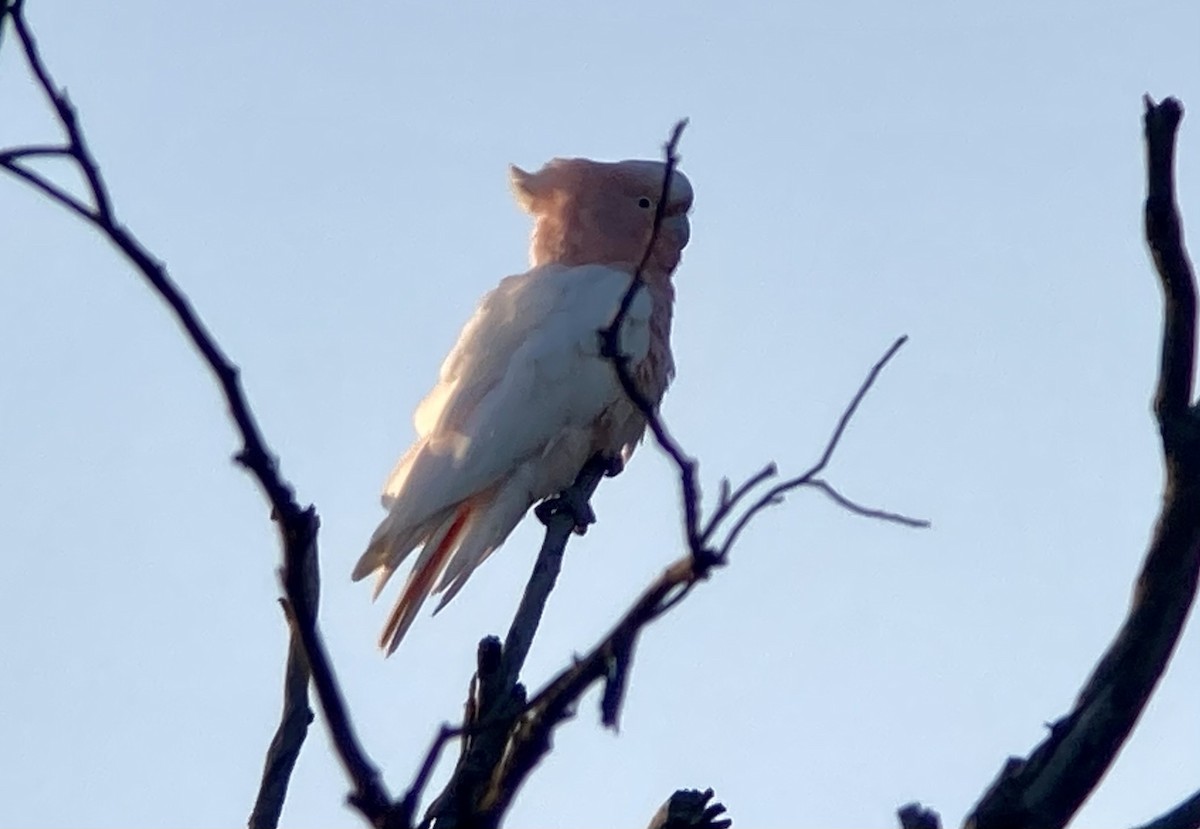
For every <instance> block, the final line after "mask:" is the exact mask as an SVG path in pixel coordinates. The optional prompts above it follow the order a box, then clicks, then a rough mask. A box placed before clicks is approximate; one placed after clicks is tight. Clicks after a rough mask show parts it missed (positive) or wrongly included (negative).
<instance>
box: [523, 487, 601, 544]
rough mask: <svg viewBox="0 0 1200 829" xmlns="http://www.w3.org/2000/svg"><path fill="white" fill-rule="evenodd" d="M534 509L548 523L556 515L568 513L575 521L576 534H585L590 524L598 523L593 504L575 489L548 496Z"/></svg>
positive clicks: (544, 522)
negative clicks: (551, 496)
mask: <svg viewBox="0 0 1200 829" xmlns="http://www.w3.org/2000/svg"><path fill="white" fill-rule="evenodd" d="M533 511H534V514H536V515H537V517H538V520H539V521H541V522H542V523H543V524H546V525H549V523H550V519H551V518H553V517H554V516H556V515H558V514H560V513H566V514H567V515H569V516H571V519H572V520H573V521H574V522H575V525H574V528H573V529H574V532H575V534H576V535H583V534H584V533H586V532H587V528H588V525H589V524H595V523H596V512H595V510H593V509H592V505H591V504H590V503H588V501H587V499H585V498H580V497H579V493H578V491H577V490H574V489H568V490H566V491H565V492H563V493H562V494H561V495H558V496H557V497H554V498H547V499H546V500H545V501H542V503H540V504H538V505H537V506H536V507H534V510H533Z"/></svg>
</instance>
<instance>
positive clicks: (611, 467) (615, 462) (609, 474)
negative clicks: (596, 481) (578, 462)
mask: <svg viewBox="0 0 1200 829" xmlns="http://www.w3.org/2000/svg"><path fill="white" fill-rule="evenodd" d="M604 460H605V463H607V464H608V466H606V467H605V469H604V477H605V478H615V477H617V476H618V475H620V474H621V473H622V472H624V471H625V459H624V458H622V457H621V456H620V455H613V456H612V457H609V458H605V459H604Z"/></svg>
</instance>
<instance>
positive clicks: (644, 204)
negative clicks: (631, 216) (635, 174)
mask: <svg viewBox="0 0 1200 829" xmlns="http://www.w3.org/2000/svg"><path fill="white" fill-rule="evenodd" d="M653 205H654V202H652V201H650V199H648V198H646V197H645V196H642V197H641V198H640V199H638V207H640V208H642V209H643V210H649V209H650V208H651V207H652V206H653Z"/></svg>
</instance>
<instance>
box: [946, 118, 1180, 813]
mask: <svg viewBox="0 0 1200 829" xmlns="http://www.w3.org/2000/svg"><path fill="white" fill-rule="evenodd" d="M1182 115H1183V108H1182V106H1181V105H1180V104H1179V102H1178V101H1176V100H1175V99H1173V98H1167V99H1166V100H1164V101H1163V102H1162V103H1161V104H1155V103H1154V101H1152V100H1151V99H1150V98H1149V96H1147V97H1146V98H1145V137H1146V162H1147V163H1146V173H1147V196H1146V241H1147V244H1148V245H1149V248H1150V251H1151V254H1152V255H1153V259H1154V264H1155V266H1156V269H1157V271H1158V276H1159V282H1160V284H1161V285H1162V289H1163V298H1164V305H1163V307H1164V323H1163V340H1162V360H1161V364H1160V372H1159V378H1158V388H1157V391H1156V393H1155V396H1154V412H1155V415H1156V417H1157V419H1158V426H1159V432H1160V435H1161V437H1162V446H1163V457H1164V460H1165V464H1166V472H1167V476H1166V477H1167V480H1166V485H1165V488H1164V493H1163V506H1162V511H1161V512H1160V514H1159V518H1158V523H1157V525H1156V526H1155V528H1154V534H1153V537H1152V538H1151V541H1150V548H1149V551H1148V553H1147V555H1146V560H1145V563H1144V564H1143V566H1142V571H1141V573H1140V574H1139V576H1138V579H1137V583H1136V585H1135V587H1134V591H1133V601H1132V603H1131V604H1130V608H1129V613H1128V615H1127V616H1126V619H1125V622H1124V624H1123V625H1122V626H1121V629H1120V631H1119V632H1118V633H1117V635H1116V638H1115V639H1114V640H1113V642H1112V644H1111V645H1110V646H1109V648H1108V650H1107V651H1106V652H1105V654H1104V656H1103V657H1102V658H1101V659H1100V662H1099V663H1098V664H1097V665H1096V668H1095V669H1094V671H1093V672H1092V675H1091V676H1090V677H1089V678H1088V680H1087V682H1086V684H1085V685H1084V686H1083V689H1082V690H1081V691H1080V693H1079V698H1078V699H1077V700H1076V702H1075V707H1074V708H1073V709H1072V710H1071V711H1070V713H1068V714H1067V715H1066V716H1064V717H1063V718H1062V719H1060V720H1058V721H1057V722H1055V723H1054V724H1053V725H1052V726H1051V727H1050V734H1049V736H1047V738H1046V739H1045V740H1044V741H1043V742H1042V743H1041V745H1039V746H1038V747H1037V748H1036V749H1034V751H1033V753H1032V754H1030V755H1029V757H1028V758H1027V759H1019V758H1010V759H1009V761H1008V762H1007V763H1006V765H1005V767H1004V769H1003V770H1002V771H1001V773H1000V776H999V777H998V778H997V779H996V781H995V782H994V783H993V784H992V786H991V788H990V789H989V790H988V791H987V793H986V794H985V795H984V796H983V798H982V800H980V802H979V803H978V804H977V805H976V807H975V809H974V811H973V813H972V814H971V815H970V816H969V817H968V819H967V826H968V827H972V829H1012V827H1038V828H1039V829H1055V827H1061V826H1064V825H1066V823H1067V822H1068V821H1069V820H1070V819H1071V817H1072V816H1073V815H1074V814H1075V813H1076V811H1078V809H1079V807H1080V806H1081V805H1082V804H1083V802H1084V800H1085V799H1086V798H1087V797H1088V795H1089V794H1091V792H1092V791H1093V790H1094V789H1095V788H1096V786H1097V785H1098V784H1099V782H1100V779H1101V778H1102V777H1103V776H1104V773H1105V772H1106V771H1107V770H1108V768H1109V766H1110V765H1111V764H1112V762H1113V760H1114V759H1115V758H1116V755H1117V752H1118V751H1119V750H1120V748H1121V746H1122V745H1123V744H1124V742H1125V740H1126V739H1127V738H1128V736H1129V734H1130V733H1131V732H1132V730H1133V728H1134V726H1135V725H1136V724H1137V721H1138V718H1139V717H1140V716H1141V713H1142V710H1143V709H1144V708H1145V706H1146V703H1147V702H1148V701H1149V699H1150V695H1151V694H1152V693H1153V691H1154V688H1155V686H1156V685H1157V684H1158V681H1159V679H1160V678H1161V677H1162V674H1163V672H1164V671H1165V670H1166V667H1167V663H1168V661H1169V660H1170V658H1171V654H1172V652H1173V651H1174V649H1175V645H1176V643H1177V642H1178V641H1179V636H1180V634H1181V633H1182V631H1183V626H1184V623H1185V622H1186V620H1187V616H1188V612H1189V610H1190V609H1191V606H1192V602H1193V601H1194V599H1195V595H1196V585H1197V577H1198V575H1200V520H1198V518H1197V516H1200V418H1198V417H1197V414H1196V412H1195V410H1194V409H1193V408H1192V402H1191V397H1192V373H1193V366H1194V360H1195V345H1196V344H1195V339H1196V336H1195V326H1196V321H1195V314H1196V287H1195V281H1194V279H1193V276H1192V270H1191V266H1190V264H1189V262H1188V258H1187V253H1186V252H1185V250H1184V247H1183V234H1182V231H1181V229H1180V220H1179V213H1178V208H1177V207H1176V205H1175V195H1174V194H1175V190H1174V181H1173V178H1174V173H1173V161H1174V152H1175V137H1176V132H1177V130H1178V127H1179V122H1180V119H1181V118H1182Z"/></svg>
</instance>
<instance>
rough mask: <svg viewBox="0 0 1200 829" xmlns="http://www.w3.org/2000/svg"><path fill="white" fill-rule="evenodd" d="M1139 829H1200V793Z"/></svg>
mask: <svg viewBox="0 0 1200 829" xmlns="http://www.w3.org/2000/svg"><path fill="white" fill-rule="evenodd" d="M1164 103H1165V102H1164ZM1138 829H1200V792H1196V793H1195V794H1194V795H1192V796H1191V797H1189V798H1188V799H1187V800H1185V801H1183V802H1182V803H1180V804H1179V805H1178V806H1176V807H1175V808H1174V809H1172V810H1171V811H1169V812H1167V813H1166V814H1163V815H1159V816H1158V817H1156V818H1155V819H1154V820H1152V821H1150V822H1149V823H1147V824H1145V825H1143V826H1139V827H1138Z"/></svg>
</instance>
